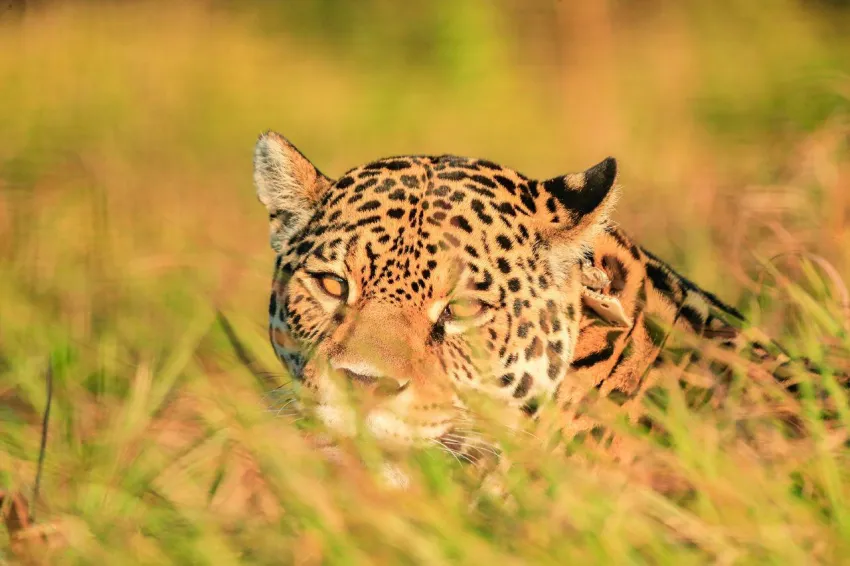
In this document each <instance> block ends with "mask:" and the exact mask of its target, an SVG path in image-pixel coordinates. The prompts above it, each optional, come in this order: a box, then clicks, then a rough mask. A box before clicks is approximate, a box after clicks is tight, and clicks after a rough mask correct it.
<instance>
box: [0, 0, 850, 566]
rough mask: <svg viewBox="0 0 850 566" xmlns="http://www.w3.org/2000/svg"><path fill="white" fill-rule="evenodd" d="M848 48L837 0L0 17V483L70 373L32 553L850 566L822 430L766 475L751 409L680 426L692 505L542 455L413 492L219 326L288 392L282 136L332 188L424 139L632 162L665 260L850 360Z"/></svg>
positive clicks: (833, 457)
mask: <svg viewBox="0 0 850 566" xmlns="http://www.w3.org/2000/svg"><path fill="white" fill-rule="evenodd" d="M848 29H850V9H848V7H847V3H846V2H839V1H837V0H833V1H831V2H827V1H820V2H818V1H808V2H803V1H793V0H762V1H759V2H733V1H731V0H721V1H711V0H693V1H691V2H677V1H674V0H616V1H614V0H606V1H599V2H572V1H567V0H562V1H559V2H556V1H554V0H551V1H549V0H540V1H534V2H526V1H523V0H434V1H432V2H429V3H415V2H411V3H403V2H391V1H389V0H362V1H358V2H354V1H351V2H346V1H343V0H321V1H315V2H308V1H307V0H304V1H291V2H281V3H270V2H236V1H232V2H226V1H221V2H217V1H208V2H186V3H176V2H171V3H165V2H105V1H101V2H95V1H92V2H64V1H63V2H60V1H53V2H50V1H42V2H36V1H32V0H31V1H30V2H26V3H25V2H14V1H13V2H4V3H2V4H0V490H5V491H6V492H7V493H13V492H14V493H23V494H26V495H29V494H30V493H31V490H32V486H33V482H34V476H35V469H36V460H37V457H38V446H39V439H40V434H41V426H40V423H41V414H42V411H43V408H44V405H45V395H46V394H45V384H44V381H45V372H46V368H47V367H48V365H50V366H51V367H52V368H53V375H54V381H55V383H54V389H55V390H54V399H53V415H52V419H51V422H50V428H49V441H48V443H47V452H46V464H45V468H44V474H43V478H42V485H41V497H40V498H39V500H38V501H35V502H34V506H35V510H36V512H37V522H40V523H41V524H43V525H46V526H47V527H49V529H48V530H50V529H52V531H51V532H52V534H51V535H50V536H49V537H48V538H50V537H54V538H60V539H61V543H60V544H58V548H57V549H56V550H53V551H48V550H46V549H44V548H41V547H39V548H37V549H36V550H34V551H32V552H33V553H34V554H33V553H31V554H29V555H28V556H36V557H38V556H40V554H39V553H40V552H49V554H48V555H47V556H46V557H44V556H42V558H45V559H47V560H50V561H52V562H58V563H81V564H131V563H145V564H164V563H171V562H173V563H186V564H229V563H256V564H280V563H283V564H318V563H329V564H330V563H333V564H359V563H383V564H474V565H476V566H480V565H482V564H572V563H578V564H589V563H591V564H630V563H637V564H643V563H647V564H659V563H670V564H697V563H718V564H733V563H735V564H739V563H740V564H743V563H748V564H749V563H759V564H761V563H765V564H812V563H825V564H838V563H842V562H843V563H846V561H847V560H848V557H850V482H849V481H848V480H850V467H848V463H850V462H848V460H850V451H848V449H847V448H841V447H840V446H839V447H836V446H834V445H832V444H830V443H829V442H828V441H827V438H826V437H820V436H817V435H816V437H815V438H813V439H810V440H807V441H804V442H798V443H795V444H793V445H791V444H789V443H788V442H786V441H784V440H783V439H782V438H777V440H776V446H775V447H773V448H774V451H775V453H776V454H777V457H776V458H772V459H764V458H761V457H759V456H757V455H755V454H752V453H751V452H748V451H747V450H745V449H743V448H740V447H738V446H737V445H735V444H734V443H733V442H732V441H731V440H729V437H730V435H729V434H728V433H729V430H728V428H729V427H728V425H729V423H730V422H731V423H734V416H732V415H731V414H730V413H729V412H727V411H725V410H718V411H717V412H714V413H709V414H702V413H700V414H694V413H689V412H688V411H687V410H685V409H681V410H678V411H672V414H671V415H668V418H669V419H670V422H669V424H670V428H671V430H672V431H673V439H674V440H673V442H672V443H671V445H670V446H666V447H655V448H652V449H651V450H649V452H648V454H649V455H648V458H650V460H655V461H657V463H659V464H660V465H663V467H665V468H666V469H671V470H675V471H676V472H677V473H678V474H680V475H682V476H684V477H686V478H687V480H688V482H689V483H690V484H691V485H693V486H695V490H694V492H693V493H692V495H691V496H690V497H688V498H685V499H682V500H674V499H668V498H665V497H662V496H661V495H659V494H658V493H656V492H655V491H653V490H652V489H650V488H649V487H647V486H646V485H644V484H643V483H641V482H637V481H633V480H632V479H631V477H630V474H629V470H628V469H623V467H622V466H618V465H617V464H615V463H611V462H605V461H601V460H600V461H594V459H593V458H592V457H591V456H588V457H586V458H569V457H566V456H564V455H563V454H561V453H560V452H557V451H552V450H549V449H548V448H546V447H545V446H537V445H536V444H535V445H532V443H525V444H524V445H518V446H516V447H514V448H513V449H512V452H511V457H512V461H513V462H514V463H515V464H516V463H519V464H520V465H519V466H514V468H512V470H511V471H510V472H509V480H510V481H509V482H508V485H507V486H506V489H507V491H508V492H509V493H510V495H511V499H510V501H511V504H510V505H507V504H504V502H500V501H491V502H489V503H487V500H486V499H485V500H481V501H479V502H478V503H474V502H473V501H472V498H471V495H470V490H471V489H472V488H471V487H470V488H469V489H468V486H467V483H468V482H467V483H465V480H464V477H465V476H464V475H463V473H462V472H461V471H459V470H458V469H457V466H456V465H454V464H453V463H452V462H451V461H446V458H442V457H440V456H439V455H432V454H418V455H413V456H411V458H410V461H406V462H402V463H401V464H400V465H402V466H404V467H405V469H406V471H407V473H408V475H409V476H410V478H411V486H410V488H409V489H408V490H406V491H404V492H397V491H396V492H391V491H387V490H386V489H384V488H383V486H382V484H381V482H380V481H378V479H377V476H376V474H374V473H373V471H372V468H371V467H370V464H369V462H370V460H369V458H365V461H366V464H364V466H363V467H358V466H352V467H347V468H344V469H339V468H338V467H333V466H330V465H328V463H327V462H325V461H324V460H323V459H322V458H320V457H318V456H317V455H316V454H315V453H314V451H313V450H312V449H311V448H310V446H309V445H308V443H307V442H306V441H305V439H304V438H303V436H302V435H301V434H299V432H298V430H297V429H296V427H295V426H294V425H293V424H292V423H291V422H290V421H289V420H287V419H283V418H276V415H275V413H274V412H271V413H269V412H266V411H264V410H263V404H264V400H263V395H264V393H265V390H266V388H267V385H268V384H264V383H262V382H260V381H259V380H258V379H256V378H255V377H254V376H253V375H252V373H251V372H250V371H248V370H247V369H246V368H245V366H244V365H243V364H241V363H240V362H239V360H238V358H237V355H236V353H235V352H234V349H233V347H232V346H231V344H230V342H229V341H228V339H227V337H226V335H225V332H224V328H223V327H222V325H221V323H220V321H219V320H218V319H217V318H216V312H217V311H221V312H224V313H226V314H227V316H228V319H229V320H230V321H231V324H232V325H233V332H235V333H236V334H237V335H238V336H239V338H240V340H241V341H242V343H243V345H244V347H245V349H246V350H247V351H248V354H249V355H250V356H251V357H252V358H254V359H255V360H256V364H258V365H260V366H262V368H263V369H264V371H266V372H269V373H270V374H271V375H272V376H277V375H280V374H282V372H283V370H282V369H281V368H280V367H279V365H278V363H277V361H276V360H275V358H274V355H273V353H272V351H271V348H270V347H268V346H267V344H266V331H265V324H266V319H265V316H266V315H265V309H266V305H267V288H268V284H269V276H270V272H271V262H272V254H271V251H270V250H269V249H268V247H267V225H266V218H265V214H264V211H263V210H262V209H261V207H260V206H259V204H257V203H256V201H255V197H254V195H253V188H252V185H251V152H252V148H253V144H254V141H255V139H256V136H257V134H258V133H260V132H261V131H263V130H265V129H267V128H274V129H276V130H278V131H280V132H282V133H284V134H285V135H286V136H288V137H289V138H290V139H292V140H293V141H294V142H295V143H296V144H297V145H298V146H299V148H301V149H302V150H303V151H304V152H305V153H306V154H307V155H308V156H309V157H310V158H311V159H312V160H313V161H314V162H315V163H317V164H318V165H319V166H320V167H321V168H322V169H323V171H325V172H326V173H328V174H329V175H331V176H334V175H338V174H339V173H341V172H343V171H344V170H346V169H347V168H349V167H352V166H354V165H357V164H359V163H361V162H364V161H367V160H371V159H374V158H377V157H380V156H383V155H392V154H401V153H408V152H414V153H458V154H465V155H473V156H482V157H488V158H490V159H493V160H496V161H500V162H503V163H504V164H506V165H509V166H512V167H514V168H517V169H519V170H521V171H524V172H526V173H528V174H529V175H533V176H536V177H540V178H546V177H548V176H553V175H555V174H559V173H564V172H567V171H574V170H580V169H584V168H585V167H587V166H588V165H590V164H592V163H595V162H596V161H598V160H599V159H600V158H602V157H604V156H606V155H609V154H610V155H614V156H616V157H617V158H618V159H619V161H620V164H621V177H620V181H621V183H622V184H623V187H624V191H623V195H624V196H623V199H622V200H621V202H620V204H619V211H618V213H617V215H616V218H617V220H618V222H620V224H621V225H622V226H623V227H625V228H626V229H627V230H628V231H630V232H631V233H632V234H633V235H635V236H636V237H637V238H638V239H639V240H640V241H641V242H642V243H643V244H645V245H646V246H647V247H649V248H650V249H652V250H653V251H654V252H656V253H657V254H659V255H661V256H662V257H664V258H666V259H668V260H669V261H670V262H671V263H672V264H673V265H674V266H676V267H677V268H678V269H680V270H682V271H683V272H684V273H686V274H687V275H688V276H689V277H691V278H692V279H694V280H695V281H697V282H698V283H699V284H701V285H703V286H705V287H706V288H709V289H711V290H713V291H715V292H717V293H718V294H719V295H720V296H721V297H723V298H724V299H726V300H728V301H730V302H732V303H734V304H737V305H738V306H740V307H741V308H743V309H744V310H745V311H746V312H747V313H748V314H749V316H751V317H752V319H753V320H754V322H755V323H756V324H758V325H759V326H760V327H761V328H763V329H764V330H765V331H766V332H768V333H770V334H771V335H772V336H775V337H777V338H780V339H782V340H783V341H784V343H785V345H786V346H787V347H788V348H789V349H791V350H792V351H793V352H795V353H797V354H805V355H808V356H810V357H812V358H813V359H815V360H823V359H825V358H826V357H828V356H829V355H830V352H833V353H834V351H836V350H839V351H840V350H841V349H842V348H843V351H845V352H846V351H847V346H848V336H847V330H846V327H845V325H846V322H847V318H846V317H847V313H846V312H845V311H844V310H843V309H846V308H847V297H846V293H847V290H846V286H845V281H847V277H848V275H850V245H848V244H850V152H848V149H850V145H849V144H850V136H849V135H848V133H850V74H848V73H850V56H848V55H850V34H848V33H847V30H848ZM806 258H816V259H817V261H811V260H810V259H806ZM837 398H838V399H839V400H841V401H842V402H843V404H844V405H843V406H845V407H846V406H847V400H846V396H845V397H837ZM804 409H805V407H804V408H802V409H801V411H804ZM730 410H731V409H730ZM804 412H805V411H804ZM845 413H846V411H845ZM807 414H808V413H807ZM844 416H845V417H846V416H847V415H846V414H845V415H844ZM845 423H847V421H846V420H845ZM39 549H40V550H39ZM17 559H20V555H18V558H15V555H14V554H13V552H12V549H11V541H10V539H9V537H8V533H7V532H6V530H5V529H3V528H0V564H4V563H6V562H7V561H10V562H11V561H14V560H17Z"/></svg>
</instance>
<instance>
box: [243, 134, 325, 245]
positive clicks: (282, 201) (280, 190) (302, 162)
mask: <svg viewBox="0 0 850 566" xmlns="http://www.w3.org/2000/svg"><path fill="white" fill-rule="evenodd" d="M332 184H333V181H331V180H330V179H329V178H328V177H326V176H325V175H323V174H322V173H321V172H320V171H319V170H318V169H317V168H316V167H315V166H314V165H313V164H312V163H310V160H308V159H307V158H306V157H304V155H303V154H302V153H301V152H300V151H298V149H297V148H296V147H295V146H294V145H292V144H291V143H290V142H289V141H288V140H287V139H286V138H284V137H283V136H282V135H280V134H278V133H276V132H272V131H268V132H266V133H264V134H262V135H261V136H260V138H259V139H258V140H257V145H256V146H255V148H254V186H255V187H256V189H257V198H259V199H260V202H261V203H263V205H265V207H266V210H268V213H269V224H270V227H269V231H270V240H271V246H272V249H274V250H275V251H276V252H280V251H281V249H282V248H283V246H284V244H285V242H286V241H287V240H288V239H289V238H290V237H292V236H293V235H294V234H295V233H297V232H298V231H299V230H301V229H302V228H304V226H305V225H306V224H307V221H308V220H309V219H310V217H311V216H312V215H313V212H314V211H315V209H316V205H317V204H318V202H319V199H320V197H321V196H322V194H324V192H325V191H326V190H327V189H328V188H329V187H330V186H331V185H332Z"/></svg>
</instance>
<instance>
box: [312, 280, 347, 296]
mask: <svg viewBox="0 0 850 566" xmlns="http://www.w3.org/2000/svg"><path fill="white" fill-rule="evenodd" d="M313 279H315V280H316V282H317V283H318V284H319V287H321V288H322V291H324V292H325V293H327V294H328V295H330V296H331V297H333V298H334V299H339V300H340V301H344V300H346V299H347V298H348V283H347V282H346V281H345V279H343V278H341V277H337V276H336V275H334V274H332V273H316V274H315V275H313Z"/></svg>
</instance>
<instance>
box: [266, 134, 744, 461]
mask: <svg viewBox="0 0 850 566" xmlns="http://www.w3.org/2000/svg"><path fill="white" fill-rule="evenodd" d="M254 166H255V168H254V169H255V170H254V180H255V185H256V189H257V194H258V197H259V199H260V201H261V202H262V203H263V204H264V205H265V206H266V209H267V211H268V214H269V218H270V232H271V234H270V238H271V244H272V248H273V249H274V250H275V251H276V252H277V258H276V264H275V269H274V280H273V290H272V293H271V298H270V305H269V335H270V339H271V342H272V344H273V346H274V348H275V351H276V352H277V354H278V356H279V357H280V359H281V360H282V361H283V362H284V364H285V365H286V366H287V367H288V369H289V370H290V372H291V374H292V375H293V377H294V378H295V379H296V380H297V381H298V382H299V383H300V384H301V392H302V394H301V400H302V402H303V403H305V405H308V406H309V407H310V409H311V410H312V411H313V412H314V413H315V415H317V416H318V417H319V418H320V419H321V420H322V421H324V423H325V424H326V425H328V426H329V427H331V428H333V429H336V430H337V431H339V432H342V433H345V434H352V433H353V432H354V430H355V428H356V423H358V422H361V421H360V420H359V419H358V418H356V417H357V416H356V414H355V412H356V411H359V412H360V413H361V414H360V417H362V418H363V421H362V422H365V424H366V426H367V428H368V429H369V430H370V431H371V433H373V434H374V435H376V436H377V437H378V438H380V439H382V440H386V441H395V442H400V443H403V444H411V443H417V442H438V443H441V444H443V445H444V446H446V445H448V444H451V443H455V442H457V441H462V438H461V435H460V433H459V432H458V431H459V430H460V429H461V428H462V425H464V423H466V422H467V420H468V418H469V417H468V414H467V411H466V410H465V406H464V402H463V392H464V391H469V390H475V391H478V392H483V393H484V394H485V395H487V396H489V397H492V398H494V399H496V400H498V401H499V402H501V403H503V404H504V405H505V406H506V407H508V408H510V409H511V410H512V414H513V415H514V416H515V417H516V418H517V419H520V418H522V417H523V416H524V415H527V414H533V413H534V412H535V411H536V410H537V407H539V406H541V404H542V402H544V401H546V400H551V399H557V401H558V403H560V404H561V405H562V407H563V411H564V414H565V415H566V416H567V417H568V418H567V421H566V422H568V423H569V424H568V425H565V428H568V429H572V430H582V429H586V428H588V427H589V426H590V425H586V424H585V423H584V422H583V416H582V415H581V414H579V413H580V409H577V407H580V403H577V400H580V399H583V398H585V397H586V396H587V393H588V392H596V393H598V394H601V395H602V396H604V397H607V398H609V399H612V400H615V401H616V402H617V403H618V404H620V405H624V406H627V407H628V408H629V409H630V410H631V411H632V412H634V411H637V408H638V407H639V406H640V403H641V399H642V396H643V395H644V394H645V392H646V390H647V389H648V387H649V386H650V385H651V383H652V381H651V378H648V377H647V376H648V374H649V372H648V369H650V368H652V367H654V366H656V365H658V364H659V363H660V361H661V359H662V358H661V356H662V355H663V354H662V353H661V352H662V346H663V340H664V338H663V337H664V335H665V330H664V328H665V327H666V326H671V327H674V328H679V329H684V330H686V331H688V332H690V333H692V334H695V335H698V336H700V337H702V338H703V339H709V340H713V341H715V342H717V343H719V344H721V345H732V344H735V343H737V342H738V341H739V340H740V331H739V328H740V326H742V323H743V317H742V316H741V314H740V313H739V312H738V311H737V310H735V309H734V308H732V307H730V306H728V305H726V304H725V303H723V302H722V301H720V300H719V299H718V298H717V297H715V296H714V295H712V294H711V293H708V292H706V291H704V290H702V289H700V288H699V287H697V286H696V285H695V284H693V283H691V282H690V281H689V280H687V279H685V278H684V277H682V276H681V275H678V274H677V273H675V272H674V271H673V270H672V269H671V268H670V267H669V266H668V265H666V264H665V263H663V262H662V261H661V260H659V259H658V258H656V257H655V256H653V255H652V254H651V253H649V252H648V251H646V250H645V249H643V248H641V247H640V246H638V245H637V244H635V243H634V242H633V241H632V240H631V239H630V238H629V237H628V236H627V235H626V234H625V233H623V232H622V231H621V230H619V229H618V228H616V227H614V226H612V225H611V224H610V223H609V222H608V215H609V212H610V210H611V207H612V205H613V203H614V200H615V199H616V196H617V189H616V187H615V186H614V180H615V176H616V163H615V161H614V160H613V159H611V158H608V159H606V160H604V161H602V162H601V163H599V164H598V165H596V166H594V167H592V168H590V169H588V170H587V171H585V172H583V173H578V174H569V175H564V176H560V177H555V178H553V179H549V180H545V181H538V180H535V179H531V178H528V177H526V176H525V175H523V174H521V173H519V172H517V171H513V170H511V169H508V168H505V167H502V166H500V165H497V164H495V163H492V162H490V161H486V160H483V159H470V158H464V157H457V156H449V155H444V156H401V157H392V158H386V159H381V160H378V161H375V162H372V163H368V164H366V165H363V166H360V167H357V168H355V169H352V170H350V171H348V172H347V173H345V174H344V175H342V176H341V177H340V178H338V179H336V180H332V179H330V178H328V177H327V176H325V175H324V174H322V173H321V172H320V171H319V170H318V169H317V168H316V167H315V166H314V165H312V164H311V163H310V162H309V161H308V160H307V158H306V157H304V156H303V155H302V154H301V153H300V152H299V151H298V150H297V149H296V148H295V147H294V146H293V145H292V144H291V143H289V142H288V141H287V140H286V139H284V138H283V137H282V136H280V135H279V134H276V133H273V132H269V133H266V134H264V135H262V136H261V137H260V139H259V141H258V142H257V146H256V150H255V160H254ZM459 313H463V314H462V315H461V314H459ZM352 392H353V393H352ZM350 394H354V395H355V396H356V397H357V399H358V401H359V404H358V405H357V406H356V407H355V408H352V407H351V405H350V404H349V403H347V400H348V399H349V397H348V396H349V395H350ZM459 439H460V440H459Z"/></svg>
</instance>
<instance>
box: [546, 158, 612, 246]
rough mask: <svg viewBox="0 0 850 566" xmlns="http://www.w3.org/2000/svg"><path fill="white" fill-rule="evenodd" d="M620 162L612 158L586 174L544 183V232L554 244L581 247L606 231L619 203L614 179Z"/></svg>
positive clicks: (564, 176)
mask: <svg viewBox="0 0 850 566" xmlns="http://www.w3.org/2000/svg"><path fill="white" fill-rule="evenodd" d="M616 177H617V161H616V160H615V159H614V158H613V157H608V158H606V159H604V160H603V161H600V162H599V163H597V164H596V165H594V166H593V167H591V168H590V169H588V170H587V171H584V172H583V173H570V174H567V175H563V176H561V177H554V178H552V179H549V180H547V181H543V182H542V183H540V185H541V186H542V189H543V190H542V191H540V196H539V197H538V199H545V200H544V206H543V207H542V208H538V210H539V212H538V214H539V215H541V216H543V218H542V219H541V221H542V223H543V226H542V232H543V233H544V234H545V235H547V236H548V238H549V240H550V241H551V242H552V243H559V242H560V243H567V242H569V243H574V244H577V247H580V246H581V244H583V243H586V242H588V241H590V240H592V239H593V237H594V236H595V235H596V233H597V232H598V231H599V230H601V229H602V228H604V226H605V224H606V223H607V221H608V215H609V213H610V212H611V209H612V208H613V206H614V202H615V201H616V199H617V189H616V188H615V187H614V179H615V178H616Z"/></svg>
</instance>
